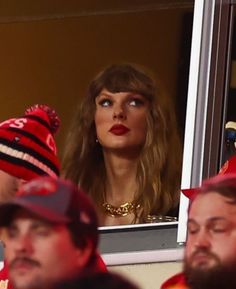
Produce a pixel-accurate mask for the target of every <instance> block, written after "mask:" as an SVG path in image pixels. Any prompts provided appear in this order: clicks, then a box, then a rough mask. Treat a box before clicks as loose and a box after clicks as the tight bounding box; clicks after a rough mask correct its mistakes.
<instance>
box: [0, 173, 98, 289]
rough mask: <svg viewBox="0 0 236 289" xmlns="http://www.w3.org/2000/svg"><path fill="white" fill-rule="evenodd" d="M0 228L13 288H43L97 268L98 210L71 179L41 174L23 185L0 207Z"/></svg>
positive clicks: (94, 270)
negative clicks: (4, 238) (4, 237)
mask: <svg viewBox="0 0 236 289" xmlns="http://www.w3.org/2000/svg"><path fill="white" fill-rule="evenodd" d="M0 226H2V227H5V230H6V240H5V241H6V244H7V246H6V248H5V259H6V263H7V265H8V268H9V279H10V282H11V283H12V284H13V288H14V289H32V288H35V289H36V288H46V286H49V285H50V284H53V283H54V282H58V281H60V280H64V279H65V280H66V279H70V278H73V277H75V276H78V275H80V274H82V273H85V272H87V271H91V272H96V271H99V270H100V268H99V267H98V266H99V262H101V263H102V261H101V258H100V256H99V255H98V254H97V251H96V249H97V244H98V230H97V226H98V221H97V216H96V212H95V210H94V207H93V205H92V203H91V201H90V200H89V198H88V197H87V196H86V195H85V194H84V193H83V192H82V191H80V190H78V189H77V187H75V186H74V185H72V184H71V183H69V182H66V181H63V180H60V179H55V178H52V177H40V178H37V179H35V180H33V181H30V182H28V183H27V184H25V185H23V186H22V187H21V189H20V190H19V191H18V192H17V195H16V197H15V198H13V199H12V201H11V202H8V203H5V204H3V205H1V206H0Z"/></svg>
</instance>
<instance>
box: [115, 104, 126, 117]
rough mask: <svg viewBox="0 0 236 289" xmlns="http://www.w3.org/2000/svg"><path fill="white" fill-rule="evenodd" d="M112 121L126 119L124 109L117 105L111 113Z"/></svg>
mask: <svg viewBox="0 0 236 289" xmlns="http://www.w3.org/2000/svg"><path fill="white" fill-rule="evenodd" d="M113 119H114V120H115V119H118V120H119V119H120V120H124V119H126V112H125V109H124V108H123V107H122V106H121V105H117V106H116V107H115V108H114V111H113Z"/></svg>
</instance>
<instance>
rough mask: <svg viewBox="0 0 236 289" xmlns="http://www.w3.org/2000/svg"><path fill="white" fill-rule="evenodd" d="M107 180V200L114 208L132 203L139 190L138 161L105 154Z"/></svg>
mask: <svg viewBox="0 0 236 289" xmlns="http://www.w3.org/2000/svg"><path fill="white" fill-rule="evenodd" d="M104 161H105V167H106V175H107V180H106V184H105V190H106V192H105V200H106V202H108V203H111V204H112V205H114V206H119V205H121V204H123V203H126V202H132V201H133V199H134V195H135V192H136V190H137V183H136V172H137V159H135V158H125V157H121V156H117V155H111V154H104Z"/></svg>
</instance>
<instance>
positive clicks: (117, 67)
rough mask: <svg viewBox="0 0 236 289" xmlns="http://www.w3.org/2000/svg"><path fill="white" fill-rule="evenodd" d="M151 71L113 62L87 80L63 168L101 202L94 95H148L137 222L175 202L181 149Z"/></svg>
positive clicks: (101, 169) (168, 105)
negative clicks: (111, 93) (148, 105)
mask: <svg viewBox="0 0 236 289" xmlns="http://www.w3.org/2000/svg"><path fill="white" fill-rule="evenodd" d="M154 79H155V78H154V77H151V73H150V72H149V73H147V72H146V70H144V69H143V68H141V67H140V66H137V65H135V64H128V63H126V64H114V65H111V66H109V67H107V68H105V69H104V70H103V71H101V72H100V73H99V74H98V75H97V76H96V77H95V79H94V80H93V81H92V82H91V84H90V86H89V88H88V91H87V94H86V96H85V97H84V98H83V99H82V101H81V102H80V105H79V107H78V110H77V113H76V114H75V117H74V119H73V121H72V125H71V129H70V130H69V133H68V137H67V141H66V146H65V151H64V156H63V161H62V173H63V175H64V177H65V178H68V179H70V180H72V181H73V182H75V183H78V184H79V185H80V186H81V187H82V188H83V189H84V190H85V191H86V192H87V193H88V194H89V195H90V196H91V197H92V199H93V200H94V201H95V203H96V204H97V205H100V204H102V202H103V193H104V188H105V182H106V171H105V166H104V160H103V153H102V148H101V146H100V144H98V143H97V142H96V129H95V123H94V114H95V110H96V106H95V98H96V97H97V96H98V95H99V94H100V92H101V90H102V89H104V88H105V89H107V90H108V91H110V92H113V93H114V92H134V93H138V94H141V95H142V96H144V97H145V98H147V99H148V100H149V103H150V109H149V113H148V115H147V127H148V129H147V136H146V142H145V145H144V147H143V149H142V151H141V154H140V159H139V162H138V169H137V175H136V178H137V184H138V188H139V189H138V191H137V193H136V197H135V202H136V203H137V204H140V205H141V207H142V213H141V216H139V221H140V222H144V221H145V219H146V217H147V216H148V215H160V214H162V215H163V214H166V213H167V212H168V211H169V210H170V209H172V208H174V207H176V206H177V204H178V200H179V188H180V176H181V162H182V153H181V145H180V138H179V134H178V130H177V127H176V117H175V112H174V109H173V106H172V104H171V103H170V99H169V97H168V95H166V94H164V93H163V90H162V89H161V87H160V85H157V81H155V80H154Z"/></svg>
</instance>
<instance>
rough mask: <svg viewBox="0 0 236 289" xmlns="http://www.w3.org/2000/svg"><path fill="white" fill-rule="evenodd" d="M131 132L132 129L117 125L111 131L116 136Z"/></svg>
mask: <svg viewBox="0 0 236 289" xmlns="http://www.w3.org/2000/svg"><path fill="white" fill-rule="evenodd" d="M129 131H130V129H129V128H128V127H126V126H124V125H122V124H115V125H113V126H112V127H111V128H110V130H109V132H111V133H112V134H114V135H123V134H126V133H127V132H129Z"/></svg>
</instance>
